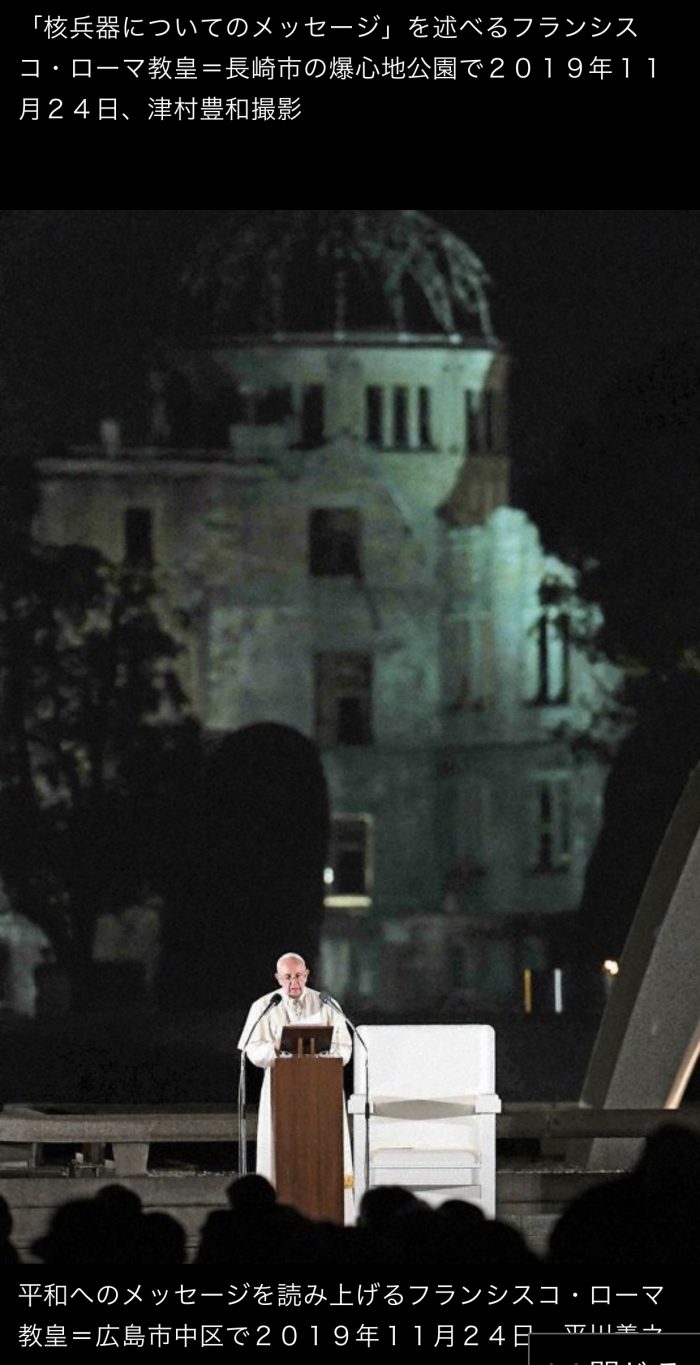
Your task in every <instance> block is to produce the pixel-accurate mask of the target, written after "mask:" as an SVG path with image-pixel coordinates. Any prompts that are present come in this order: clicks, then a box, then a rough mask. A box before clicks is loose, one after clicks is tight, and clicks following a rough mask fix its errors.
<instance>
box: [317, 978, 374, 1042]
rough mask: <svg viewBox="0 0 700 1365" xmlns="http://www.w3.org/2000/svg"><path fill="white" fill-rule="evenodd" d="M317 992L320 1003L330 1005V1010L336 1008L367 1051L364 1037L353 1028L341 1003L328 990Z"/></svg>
mask: <svg viewBox="0 0 700 1365" xmlns="http://www.w3.org/2000/svg"><path fill="white" fill-rule="evenodd" d="M318 994H319V997H320V999H321V1003H322V1004H324V1005H330V1007H331V1009H332V1010H337V1012H338V1014H342V1016H343V1019H344V1020H345V1022H346V1024H348V1025H349V1027H350V1028H351V1029H352V1031H353V1033H354V1034H355V1037H356V1038H359V1040H360V1042H361V1043H362V1046H363V1048H364V1050H365V1052H366V1051H367V1044H366V1042H365V1040H364V1038H363V1037H362V1034H361V1033H358V1032H357V1029H356V1028H355V1025H354V1024H353V1022H352V1019H348V1016H347V1014H346V1013H345V1010H344V1009H343V1007H342V1005H339V1004H338V1001H337V1000H336V999H335V998H334V996H332V995H331V994H330V993H329V992H328V991H319V993H318Z"/></svg>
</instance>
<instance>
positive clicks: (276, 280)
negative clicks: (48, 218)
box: [183, 209, 495, 344]
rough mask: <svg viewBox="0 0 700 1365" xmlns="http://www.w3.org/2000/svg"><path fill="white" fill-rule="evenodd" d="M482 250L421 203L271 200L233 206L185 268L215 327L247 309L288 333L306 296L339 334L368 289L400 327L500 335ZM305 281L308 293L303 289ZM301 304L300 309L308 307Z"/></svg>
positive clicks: (260, 323) (250, 316)
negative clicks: (293, 205)
mask: <svg viewBox="0 0 700 1365" xmlns="http://www.w3.org/2000/svg"><path fill="white" fill-rule="evenodd" d="M488 283H489V277H488V275H487V273H486V271H485V269H484V267H483V265H482V264H481V261H480V260H479V258H478V256H476V254H475V253H474V252H473V251H472V250H471V248H470V247H469V246H467V244H466V242H463V241H462V240H461V238H459V237H457V236H456V235H455V234H454V233H453V232H450V231H449V230H448V229H447V228H443V227H441V226H440V225H439V224H438V223H435V222H434V221H433V220H432V219H431V218H429V217H428V216H427V215H426V214H424V213H421V212H420V211H419V210H417V209H398V210H395V209H274V210H247V211H244V212H236V213H235V214H227V215H226V218H225V220H224V222H223V223H222V224H221V225H219V226H218V227H217V228H216V229H215V230H214V231H213V232H211V233H210V234H209V236H208V237H207V238H205V240H204V241H203V242H202V243H201V245H200V247H199V248H198V250H197V252H196V253H195V256H194V258H193V260H192V261H191V263H190V265H189V266H188V268H187V270H186V272H185V274H184V275H183V284H184V286H185V289H186V291H187V292H188V293H189V295H190V296H191V298H192V299H194V300H198V301H199V302H200V303H202V304H203V305H204V306H205V307H206V310H207V313H208V314H209V315H210V317H211V319H212V321H213V323H214V325H215V326H217V327H222V326H226V325H227V324H230V322H231V319H232V318H234V319H236V320H238V319H240V318H241V316H245V317H246V321H247V323H248V326H247V328H246V330H253V331H256V332H264V333H268V334H269V333H272V334H275V333H281V334H284V333H287V332H298V331H300V330H304V328H300V327H299V316H300V299H303V301H304V302H306V303H308V302H309V300H312V301H313V302H314V304H315V306H316V307H317V309H320V310H321V311H322V315H323V322H324V326H325V328H328V329H330V330H331V331H332V332H333V333H334V334H335V335H343V334H344V333H345V332H346V331H348V330H350V331H352V330H355V329H356V324H355V323H354V322H353V321H352V320H351V319H349V314H350V313H351V312H352V309H353V306H354V303H355V297H356V295H357V294H358V293H360V294H362V295H363V297H364V299H365V301H367V302H368V303H371V306H372V307H374V308H375V309H376V308H377V307H380V308H381V310H382V314H383V321H384V323H385V324H388V325H389V326H390V327H391V329H392V330H393V331H395V332H397V333H404V334H406V333H411V332H413V331H415V330H416V326H415V313H416V301H418V302H419V305H420V311H421V312H422V313H423V318H422V325H421V326H420V327H419V329H418V330H425V326H424V322H425V320H429V321H430V323H431V327H433V328H434V327H435V326H437V328H438V329H439V330H440V331H442V332H444V333H445V334H446V335H447V336H450V337H454V336H455V335H459V334H461V333H463V332H464V331H465V330H466V331H468V332H473V331H474V320H475V319H476V320H477V324H478V329H479V331H480V333H481V335H482V336H483V338H484V340H485V341H487V342H488V343H489V344H494V342H495V337H494V333H493V328H492V325H491V318H490V313H489V306H488V300H487V296H486V286H487V284H488ZM300 291H301V293H300ZM302 311H303V309H302Z"/></svg>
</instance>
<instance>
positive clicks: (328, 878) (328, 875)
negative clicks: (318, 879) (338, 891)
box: [323, 867, 335, 886]
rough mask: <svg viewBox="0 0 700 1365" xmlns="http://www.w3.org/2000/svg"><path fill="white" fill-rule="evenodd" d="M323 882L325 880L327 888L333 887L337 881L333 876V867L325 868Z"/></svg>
mask: <svg viewBox="0 0 700 1365" xmlns="http://www.w3.org/2000/svg"><path fill="white" fill-rule="evenodd" d="M323 880H324V882H325V883H326V886H332V885H333V883H334V881H335V877H334V875H333V868H332V867H324V869H323Z"/></svg>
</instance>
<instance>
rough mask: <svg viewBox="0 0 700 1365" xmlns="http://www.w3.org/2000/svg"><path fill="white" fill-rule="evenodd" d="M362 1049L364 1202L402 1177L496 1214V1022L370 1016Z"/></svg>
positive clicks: (356, 1138) (422, 1194) (359, 1131)
mask: <svg viewBox="0 0 700 1365" xmlns="http://www.w3.org/2000/svg"><path fill="white" fill-rule="evenodd" d="M357 1032H358V1034H359V1035H360V1037H361V1039H362V1041H363V1042H364V1044H365V1047H366V1049H367V1051H366V1052H365V1048H363V1047H362V1046H361V1045H360V1046H357V1044H356V1046H355V1050H354V1073H353V1082H354V1094H353V1095H352V1098H351V1100H350V1104H349V1109H350V1113H351V1114H352V1116H353V1153H354V1166H355V1200H356V1207H357V1208H358V1209H359V1205H360V1200H361V1199H362V1196H363V1194H364V1192H365V1189H366V1188H367V1186H368V1185H370V1186H372V1185H402V1186H404V1187H406V1188H407V1189H410V1190H412V1191H413V1193H414V1194H416V1195H418V1197H419V1198H420V1199H423V1200H425V1202H426V1203H428V1204H433V1205H437V1204H441V1203H442V1202H443V1201H444V1200H445V1199H464V1200H466V1201H467V1202H468V1203H472V1204H478V1205H479V1207H480V1208H481V1209H483V1211H484V1213H485V1214H486V1215H487V1217H489V1218H494V1217H495V1214H496V1114H498V1113H500V1109H501V1101H500V1099H499V1098H498V1096H497V1095H496V1094H495V1093H494V1089H495V1034H494V1031H493V1029H492V1028H491V1026H490V1025H489V1024H416V1025H413V1024H371V1025H370V1024H363V1025H361V1026H360V1027H359V1028H358V1030H357Z"/></svg>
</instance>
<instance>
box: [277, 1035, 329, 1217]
mask: <svg viewBox="0 0 700 1365" xmlns="http://www.w3.org/2000/svg"><path fill="white" fill-rule="evenodd" d="M331 1035H332V1029H331V1028H323V1029H321V1028H320V1027H318V1026H313V1025H308V1026H306V1027H305V1026H304V1025H303V1024H299V1025H295V1026H294V1027H292V1026H288V1027H287V1028H285V1030H284V1032H283V1035H282V1043H281V1046H282V1048H283V1049H284V1048H287V1047H288V1048H289V1049H290V1052H289V1055H286V1056H285V1055H284V1054H283V1053H281V1055H280V1056H279V1057H278V1059H277V1061H276V1062H275V1065H274V1067H273V1068H272V1141H273V1143H274V1153H275V1187H276V1190H277V1198H278V1200H279V1202H280V1203H281V1204H291V1205H292V1207H293V1208H295V1209H298V1210H299V1212H300V1213H303V1214H304V1215H305V1217H307V1218H313V1219H317V1220H320V1221H323V1222H331V1223H341V1224H342V1222H343V1104H344V1100H343V1063H342V1061H341V1059H340V1057H327V1056H322V1055H320V1051H319V1048H322V1047H324V1046H325V1047H328V1046H330V1040H331Z"/></svg>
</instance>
